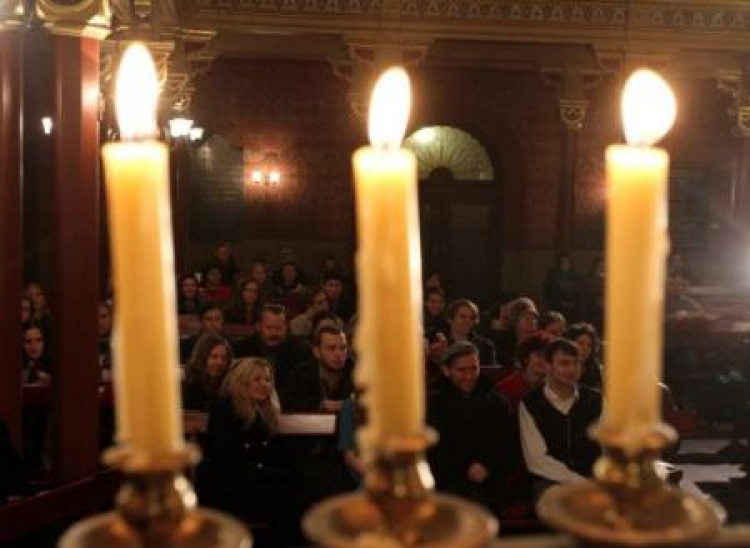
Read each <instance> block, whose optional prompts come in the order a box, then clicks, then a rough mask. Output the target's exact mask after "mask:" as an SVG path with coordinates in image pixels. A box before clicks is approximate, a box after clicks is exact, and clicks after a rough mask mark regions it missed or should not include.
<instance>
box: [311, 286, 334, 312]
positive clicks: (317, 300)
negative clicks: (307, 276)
mask: <svg viewBox="0 0 750 548" xmlns="http://www.w3.org/2000/svg"><path fill="white" fill-rule="evenodd" d="M330 308H331V307H330V306H329V304H328V299H327V298H326V294H325V293H324V292H323V291H319V292H318V293H316V294H315V295H314V296H313V300H312V312H313V315H315V314H320V313H321V312H328V310H329V309H330Z"/></svg>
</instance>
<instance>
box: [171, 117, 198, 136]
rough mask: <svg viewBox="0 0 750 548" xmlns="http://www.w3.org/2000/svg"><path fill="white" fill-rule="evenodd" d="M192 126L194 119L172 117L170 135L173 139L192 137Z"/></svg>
mask: <svg viewBox="0 0 750 548" xmlns="http://www.w3.org/2000/svg"><path fill="white" fill-rule="evenodd" d="M192 128H193V121H192V120H191V119H189V118H172V119H171V120H170V121H169V135H170V136H171V137H172V138H173V139H178V138H180V137H190V131H191V130H192Z"/></svg>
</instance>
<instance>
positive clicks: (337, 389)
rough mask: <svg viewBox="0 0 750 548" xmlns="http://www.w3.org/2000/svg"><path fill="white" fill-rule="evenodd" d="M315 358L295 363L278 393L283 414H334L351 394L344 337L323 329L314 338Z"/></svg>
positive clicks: (351, 386)
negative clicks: (321, 412) (279, 393)
mask: <svg viewBox="0 0 750 548" xmlns="http://www.w3.org/2000/svg"><path fill="white" fill-rule="evenodd" d="M313 354H314V356H315V358H314V359H312V360H309V361H306V362H303V363H300V364H298V365H297V366H296V367H295V368H294V369H293V370H292V372H291V373H289V376H288V377H287V378H286V381H285V383H284V385H283V387H282V390H281V403H282V408H283V409H284V411H285V412H294V413H315V412H319V411H323V412H327V413H337V412H339V411H340V410H341V404H342V402H343V400H345V399H347V398H349V397H350V396H351V394H352V393H353V392H354V380H353V376H352V371H353V366H352V363H351V361H349V360H348V359H347V344H346V335H345V334H344V332H343V331H342V330H341V329H338V328H336V327H332V326H327V325H325V326H323V327H321V328H320V329H318V331H317V332H316V333H315V336H314V339H313Z"/></svg>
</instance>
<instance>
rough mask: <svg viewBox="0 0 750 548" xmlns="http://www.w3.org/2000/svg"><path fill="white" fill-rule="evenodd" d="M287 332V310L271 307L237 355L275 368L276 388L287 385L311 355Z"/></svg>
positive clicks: (241, 345)
mask: <svg viewBox="0 0 750 548" xmlns="http://www.w3.org/2000/svg"><path fill="white" fill-rule="evenodd" d="M287 333H288V329H287V324H286V310H285V309H284V307H283V306H281V305H278V304H267V305H265V306H264V307H263V309H262V311H261V313H260V318H259V319H258V329H257V330H256V332H255V333H254V334H253V336H252V337H250V338H249V339H247V340H245V341H241V342H239V343H238V344H236V345H235V348H234V351H235V356H236V357H238V358H244V357H245V356H255V357H258V358H265V359H266V360H268V361H269V362H270V363H271V365H273V368H274V377H275V379H274V380H275V381H276V386H277V387H280V386H283V385H284V380H285V379H286V376H287V374H289V372H290V371H291V370H292V368H293V367H294V366H295V365H297V364H298V363H301V362H303V361H305V360H306V359H308V357H309V355H310V354H309V352H308V351H307V349H306V348H305V347H304V346H302V345H301V344H300V343H298V342H297V341H294V340H293V339H290V338H289V337H288V336H287Z"/></svg>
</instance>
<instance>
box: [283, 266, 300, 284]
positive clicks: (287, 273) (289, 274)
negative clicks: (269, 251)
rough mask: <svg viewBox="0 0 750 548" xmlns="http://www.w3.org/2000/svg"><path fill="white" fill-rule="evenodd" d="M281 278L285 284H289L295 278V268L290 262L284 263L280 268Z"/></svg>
mask: <svg viewBox="0 0 750 548" xmlns="http://www.w3.org/2000/svg"><path fill="white" fill-rule="evenodd" d="M281 279H282V280H283V281H284V283H285V284H291V283H292V282H294V280H296V279H297V268H296V267H295V266H294V265H292V264H286V265H284V268H282V269H281Z"/></svg>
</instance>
